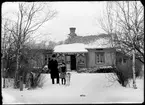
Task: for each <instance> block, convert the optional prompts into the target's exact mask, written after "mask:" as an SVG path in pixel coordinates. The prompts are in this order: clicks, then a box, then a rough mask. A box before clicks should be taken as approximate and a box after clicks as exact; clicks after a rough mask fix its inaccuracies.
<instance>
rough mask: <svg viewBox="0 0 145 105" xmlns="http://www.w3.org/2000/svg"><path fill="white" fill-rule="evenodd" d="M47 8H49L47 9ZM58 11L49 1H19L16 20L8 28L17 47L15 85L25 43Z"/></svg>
mask: <svg viewBox="0 0 145 105" xmlns="http://www.w3.org/2000/svg"><path fill="white" fill-rule="evenodd" d="M46 9H47V10H46ZM56 13H57V12H56V11H52V10H51V9H50V8H49V5H48V3H42V2H39V3H37V2H29V3H27V2H25V3H19V8H18V12H17V13H16V14H17V15H16V21H13V24H12V27H11V28H8V30H9V31H10V32H11V33H12V35H13V38H14V41H15V47H16V52H17V53H16V61H17V66H16V72H15V83H14V87H15V88H17V85H16V83H17V80H18V71H19V58H20V56H21V50H22V49H23V47H24V45H25V43H26V42H27V40H28V39H29V38H30V35H32V34H34V33H35V32H36V31H37V30H38V29H39V28H40V27H41V26H42V25H43V24H44V23H45V22H47V21H48V20H50V19H52V18H53V17H55V15H56Z"/></svg>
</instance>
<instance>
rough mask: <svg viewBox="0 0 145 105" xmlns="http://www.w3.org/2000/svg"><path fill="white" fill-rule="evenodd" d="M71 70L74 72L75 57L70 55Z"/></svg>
mask: <svg viewBox="0 0 145 105" xmlns="http://www.w3.org/2000/svg"><path fill="white" fill-rule="evenodd" d="M70 57H71V70H76V56H75V55H71V56H70Z"/></svg>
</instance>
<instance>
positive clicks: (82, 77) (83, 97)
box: [2, 72, 144, 104]
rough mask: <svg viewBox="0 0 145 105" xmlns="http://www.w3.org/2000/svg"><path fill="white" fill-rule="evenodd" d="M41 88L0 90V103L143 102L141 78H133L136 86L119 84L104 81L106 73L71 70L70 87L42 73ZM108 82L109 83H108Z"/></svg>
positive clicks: (142, 80) (142, 82)
mask: <svg viewBox="0 0 145 105" xmlns="http://www.w3.org/2000/svg"><path fill="white" fill-rule="evenodd" d="M43 76H44V77H45V79H44V81H45V84H44V86H43V88H37V89H35V90H26V89H24V90H23V91H20V90H18V89H13V88H5V89H2V96H3V103H4V104H7V103H22V104H28V103H29V104H50V103H57V104H59V103H68V104H69V103H72V104H73V103H82V104H83V103H120V102H121V103H123V102H130V103H132V102H137V103H138V102H139V103H142V102H144V94H143V93H144V79H137V80H136V81H137V87H138V89H133V88H132V87H128V88H125V87H122V86H121V85H120V84H119V83H118V82H115V83H114V84H113V85H111V84H112V83H111V82H109V81H108V79H107V78H106V77H107V73H106V74H103V73H96V74H93V73H92V74H88V73H81V74H78V73H75V72H73V73H72V76H71V84H70V86H63V85H57V84H54V85H52V84H51V79H50V75H49V74H43ZM110 85H111V86H110Z"/></svg>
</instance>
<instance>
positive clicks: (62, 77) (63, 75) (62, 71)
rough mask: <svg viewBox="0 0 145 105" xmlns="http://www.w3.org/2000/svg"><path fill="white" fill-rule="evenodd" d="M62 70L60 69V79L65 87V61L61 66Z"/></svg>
mask: <svg viewBox="0 0 145 105" xmlns="http://www.w3.org/2000/svg"><path fill="white" fill-rule="evenodd" d="M60 67H61V69H60V78H61V82H62V84H63V85H65V84H66V79H65V76H66V65H65V63H64V61H62V64H61V66H60Z"/></svg>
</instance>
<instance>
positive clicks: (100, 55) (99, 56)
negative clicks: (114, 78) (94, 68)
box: [96, 52, 105, 64]
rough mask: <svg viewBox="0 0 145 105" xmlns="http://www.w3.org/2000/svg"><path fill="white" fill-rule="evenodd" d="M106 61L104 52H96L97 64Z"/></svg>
mask: <svg viewBox="0 0 145 105" xmlns="http://www.w3.org/2000/svg"><path fill="white" fill-rule="evenodd" d="M102 63H105V56H104V52H97V53H96V64H102Z"/></svg>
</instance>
